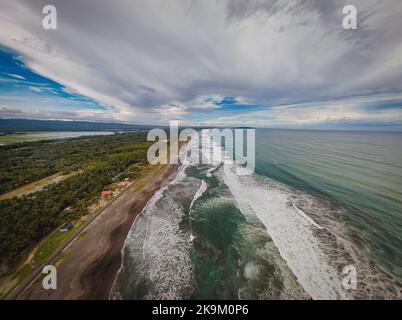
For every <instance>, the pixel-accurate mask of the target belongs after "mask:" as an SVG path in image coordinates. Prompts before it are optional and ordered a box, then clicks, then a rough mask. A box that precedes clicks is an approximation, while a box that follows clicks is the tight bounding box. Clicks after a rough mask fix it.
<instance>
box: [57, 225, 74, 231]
mask: <svg viewBox="0 0 402 320" xmlns="http://www.w3.org/2000/svg"><path fill="white" fill-rule="evenodd" d="M72 228H73V225H72V224H71V223H66V224H65V225H64V226H62V227H61V228H60V230H59V231H60V232H67V231H70V230H71V229H72Z"/></svg>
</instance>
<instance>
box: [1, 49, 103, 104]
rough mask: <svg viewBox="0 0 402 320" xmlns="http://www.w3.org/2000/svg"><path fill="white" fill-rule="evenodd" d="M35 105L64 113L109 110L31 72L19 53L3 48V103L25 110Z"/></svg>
mask: <svg viewBox="0 0 402 320" xmlns="http://www.w3.org/2000/svg"><path fill="white" fill-rule="evenodd" d="M30 102H33V103H35V104H36V107H40V106H38V105H37V104H38V103H41V104H42V103H43V105H41V106H42V107H45V106H46V105H48V106H53V107H56V108H60V109H63V110H77V109H78V110H82V109H100V110H105V109H106V107H105V106H104V105H103V104H101V103H99V102H97V101H95V100H93V99H90V98H88V97H85V96H82V95H79V94H75V93H70V92H68V91H67V90H66V88H65V87H64V86H63V85H61V84H59V83H57V82H55V81H53V80H51V79H48V78H46V77H43V76H41V75H39V74H37V73H35V72H33V71H32V70H30V69H29V68H28V67H27V66H26V65H25V64H24V63H23V62H22V60H21V58H20V57H19V55H18V53H16V52H13V51H11V50H8V49H7V48H4V47H0V103H1V104H4V105H7V106H9V107H24V104H26V103H28V105H29V104H30Z"/></svg>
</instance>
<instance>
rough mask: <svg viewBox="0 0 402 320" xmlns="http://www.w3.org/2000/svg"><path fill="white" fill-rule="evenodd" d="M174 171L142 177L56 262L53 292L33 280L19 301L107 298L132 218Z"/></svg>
mask: <svg viewBox="0 0 402 320" xmlns="http://www.w3.org/2000/svg"><path fill="white" fill-rule="evenodd" d="M177 168H178V165H165V166H162V168H156V169H152V170H151V171H150V173H151V174H152V173H154V174H155V172H154V170H158V171H157V172H156V174H155V175H154V176H152V177H149V175H148V174H146V175H144V176H143V177H141V178H140V179H139V181H137V182H136V183H134V184H133V185H131V186H130V187H129V188H128V190H127V192H125V193H124V194H123V195H122V196H121V197H120V198H119V199H117V201H115V203H113V204H112V205H111V206H110V208H107V209H106V210H105V212H103V213H102V214H101V215H100V216H99V217H98V218H97V219H96V221H94V222H93V223H92V224H91V225H90V226H89V227H88V229H87V234H85V236H83V237H79V239H77V240H76V241H75V242H74V243H72V244H71V245H70V246H69V247H68V248H66V249H65V251H64V252H63V255H62V256H63V257H62V259H61V260H60V261H56V263H55V265H56V267H57V278H58V287H57V290H44V289H43V288H42V286H41V282H38V280H37V281H36V282H35V283H34V284H33V286H32V287H31V288H29V289H27V291H28V292H27V293H25V294H24V295H23V296H22V298H23V299H33V300H41V299H108V298H109V293H110V291H111V289H112V287H113V284H114V281H115V278H116V275H117V272H118V270H119V268H120V266H121V261H122V254H121V250H122V248H123V246H124V242H125V239H126V237H127V234H128V232H129V231H130V229H131V226H132V224H133V222H134V220H135V218H136V217H137V216H138V214H139V213H140V212H141V211H142V209H143V208H144V207H145V205H146V204H147V202H148V201H149V200H150V199H151V198H152V196H153V195H154V193H155V192H156V191H157V190H159V189H160V188H161V187H163V186H164V185H165V184H167V183H169V181H170V180H171V179H172V178H173V177H174V175H175V173H176V171H177ZM141 183H144V185H143V186H142V187H141ZM138 188H140V189H139V190H136V189H138ZM72 271H73V272H72Z"/></svg>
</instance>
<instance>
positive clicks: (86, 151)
mask: <svg viewBox="0 0 402 320" xmlns="http://www.w3.org/2000/svg"><path fill="white" fill-rule="evenodd" d="M145 142H146V133H145V132H137V133H125V134H115V135H110V136H92V137H81V138H76V139H69V140H61V141H60V140H44V141H37V142H26V143H19V144H14V145H7V146H2V147H1V149H0V194H4V193H7V192H9V191H11V190H15V189H17V188H19V187H21V186H24V185H26V184H28V183H30V182H34V181H37V180H40V179H42V178H45V177H48V176H50V175H52V174H55V173H59V172H61V173H69V172H72V171H77V170H79V169H85V168H86V167H89V166H92V167H93V166H97V165H98V163H99V162H106V163H108V162H109V160H110V158H113V155H117V157H124V155H126V156H127V157H135V158H136V159H137V161H141V160H144V156H146V153H145V154H144V152H143V150H141V143H145ZM138 143H140V145H138ZM145 144H147V143H145ZM143 147H146V146H145V145H144V146H143Z"/></svg>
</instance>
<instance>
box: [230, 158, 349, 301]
mask: <svg viewBox="0 0 402 320" xmlns="http://www.w3.org/2000/svg"><path fill="white" fill-rule="evenodd" d="M224 169H225V170H224V175H223V178H224V181H225V183H226V184H227V185H228V187H229V189H230V191H231V192H232V194H233V195H234V197H235V201H236V202H237V204H238V206H239V208H240V209H241V210H242V211H246V212H249V214H250V211H251V212H252V213H254V214H255V215H256V216H257V217H258V218H259V219H260V220H261V222H262V223H263V224H264V225H265V227H266V228H267V231H268V234H269V235H270V236H271V237H272V240H273V241H274V243H275V246H276V247H277V248H278V250H279V252H280V254H281V256H282V257H283V258H284V259H285V260H286V262H287V264H288V265H289V267H290V269H291V270H292V272H293V273H294V274H295V276H296V277H297V279H298V281H299V283H300V284H301V285H302V287H303V288H304V289H305V290H306V292H307V293H308V294H309V295H310V296H311V297H312V298H313V299H339V298H341V299H348V298H351V296H350V295H349V294H348V293H347V292H346V290H344V289H343V287H342V280H341V278H340V275H339V274H338V273H337V272H336V270H335V269H334V268H333V267H332V266H331V264H330V263H329V261H328V259H327V257H326V255H325V253H324V252H323V251H322V249H321V247H320V243H319V240H318V239H317V238H316V236H315V235H314V233H313V227H315V225H314V224H312V223H311V221H312V220H311V221H310V220H309V219H306V216H305V215H301V214H300V212H299V211H298V210H296V208H295V207H294V206H290V205H289V195H288V194H286V193H285V192H283V190H280V189H275V188H272V187H269V186H268V185H264V183H263V182H261V181H257V179H256V178H255V177H252V176H237V175H236V174H235V172H234V170H233V168H227V167H226V166H224Z"/></svg>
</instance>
